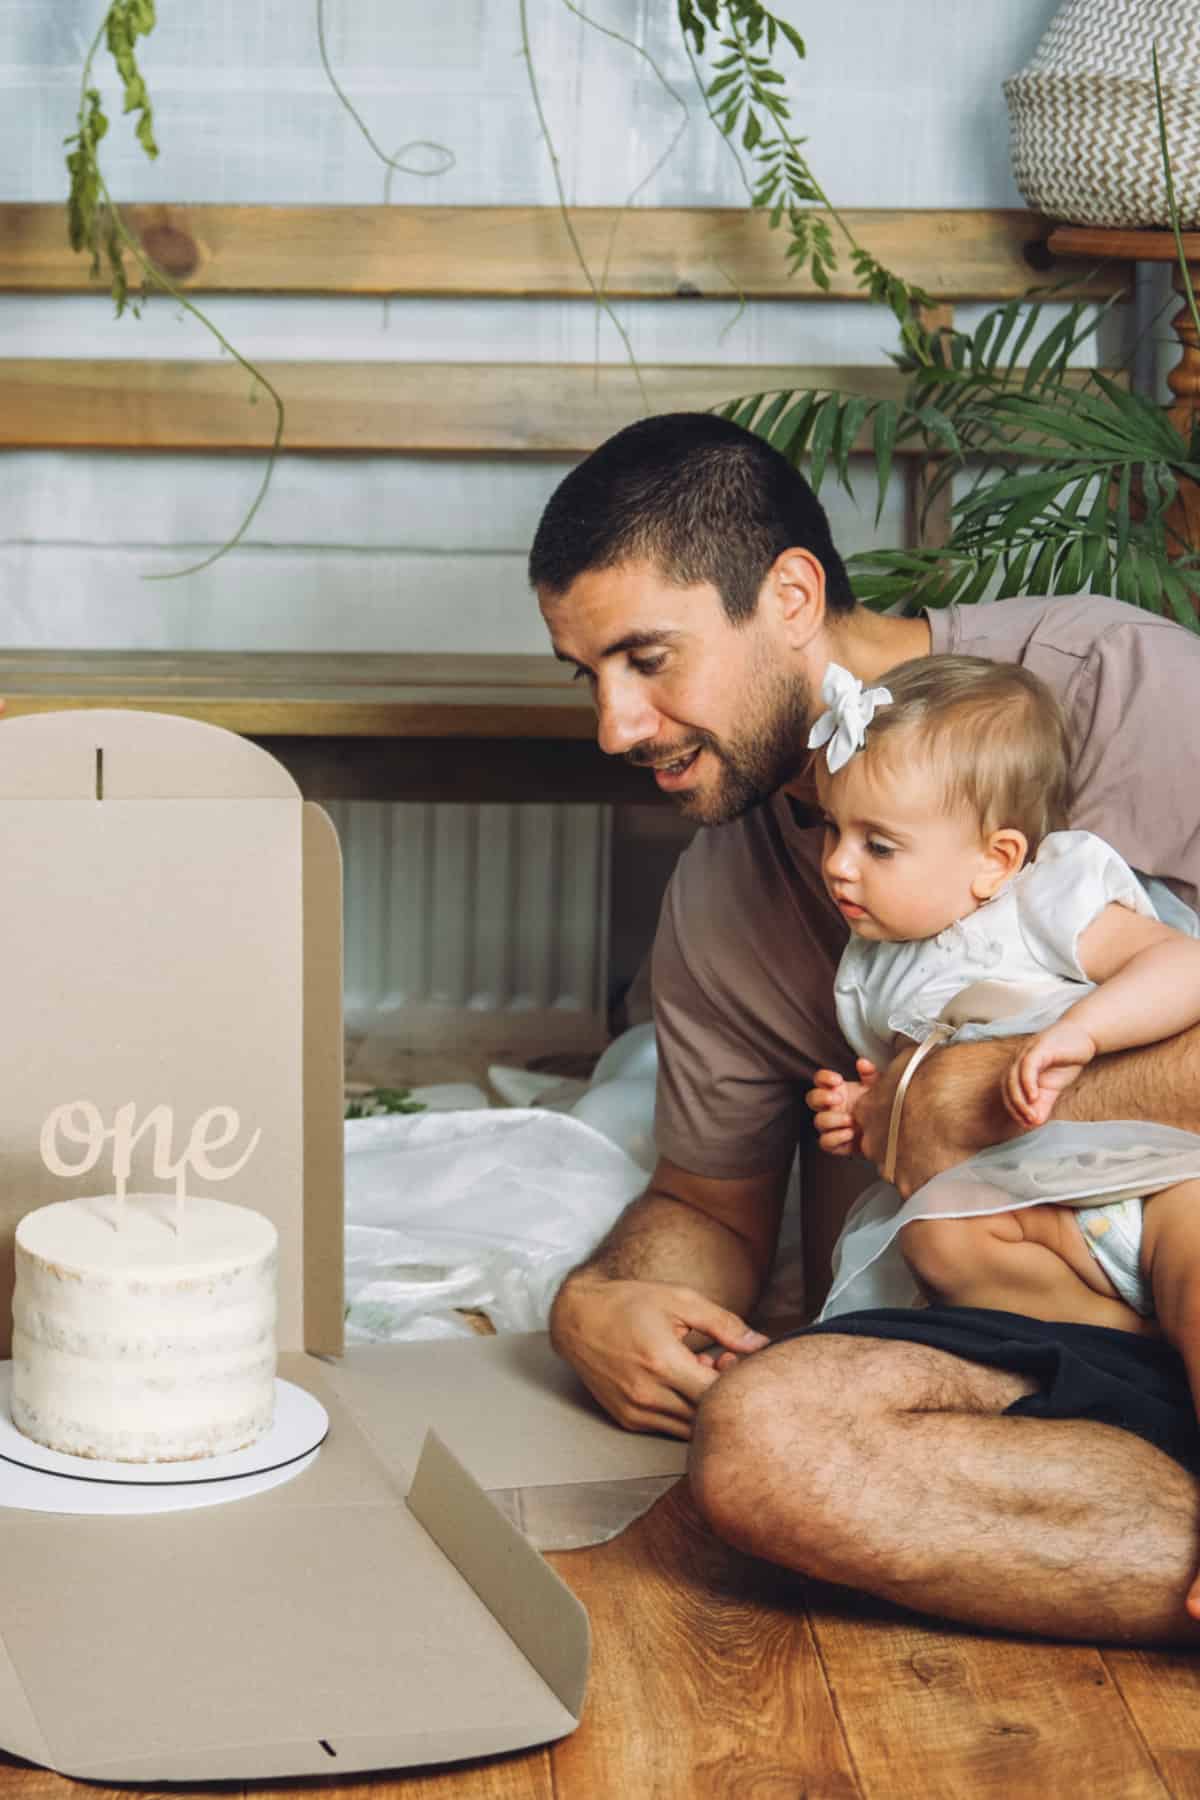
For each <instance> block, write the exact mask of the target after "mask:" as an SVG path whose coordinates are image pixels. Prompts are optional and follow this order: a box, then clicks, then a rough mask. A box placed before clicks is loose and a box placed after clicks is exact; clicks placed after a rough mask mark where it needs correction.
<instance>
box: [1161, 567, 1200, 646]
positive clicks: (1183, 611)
mask: <svg viewBox="0 0 1200 1800" xmlns="http://www.w3.org/2000/svg"><path fill="white" fill-rule="evenodd" d="M1162 585H1163V592H1164V594H1165V595H1166V597H1167V600H1168V602H1169V604H1170V607H1171V611H1172V612H1173V613H1174V615H1175V620H1176V623H1177V624H1179V625H1184V626H1186V627H1187V629H1188V630H1189V631H1196V630H1200V620H1198V619H1197V616H1196V608H1195V604H1194V602H1193V600H1191V599H1189V597H1188V590H1187V588H1186V587H1185V586H1184V584H1183V581H1182V580H1181V578H1180V577H1179V575H1178V574H1176V572H1175V570H1174V569H1173V568H1172V567H1171V565H1170V564H1169V563H1168V564H1167V565H1166V567H1165V568H1164V569H1163V571H1162Z"/></svg>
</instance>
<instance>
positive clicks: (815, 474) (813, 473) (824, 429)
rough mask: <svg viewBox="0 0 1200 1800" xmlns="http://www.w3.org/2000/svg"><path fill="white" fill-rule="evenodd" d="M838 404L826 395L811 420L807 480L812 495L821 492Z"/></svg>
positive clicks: (834, 399)
mask: <svg viewBox="0 0 1200 1800" xmlns="http://www.w3.org/2000/svg"><path fill="white" fill-rule="evenodd" d="M839 410H840V408H839V404H838V400H837V398H836V396H835V395H833V394H827V395H826V396H825V398H824V399H823V400H822V401H821V402H820V405H819V406H818V408H817V416H816V418H815V419H814V420H813V427H812V437H811V440H810V447H809V457H810V462H809V472H808V480H809V485H810V487H811V488H812V491H813V493H814V494H819V493H820V491H821V482H822V480H823V479H824V476H825V462H826V458H827V457H828V455H829V449H830V445H831V444H832V443H833V439H834V433H835V432H836V431H837V426H838V414H839Z"/></svg>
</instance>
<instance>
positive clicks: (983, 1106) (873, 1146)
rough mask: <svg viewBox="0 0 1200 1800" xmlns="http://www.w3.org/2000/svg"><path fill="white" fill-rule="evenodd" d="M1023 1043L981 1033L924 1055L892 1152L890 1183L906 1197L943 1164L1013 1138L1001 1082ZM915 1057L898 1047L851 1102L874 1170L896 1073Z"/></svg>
mask: <svg viewBox="0 0 1200 1800" xmlns="http://www.w3.org/2000/svg"><path fill="white" fill-rule="evenodd" d="M1028 1043H1029V1040H1028V1039H1021V1038H1005V1039H999V1038H987V1039H983V1040H981V1041H980V1042H979V1043H975V1044H954V1045H951V1046H950V1048H948V1049H945V1050H935V1051H934V1052H933V1054H932V1055H931V1056H927V1057H926V1058H925V1059H924V1061H923V1062H922V1064H921V1066H920V1068H919V1069H918V1070H917V1072H916V1074H915V1075H914V1076H913V1078H912V1082H911V1084H910V1086H909V1089H908V1093H907V1094H906V1095H905V1098H904V1110H903V1113H902V1115H901V1121H900V1142H899V1147H898V1150H897V1155H896V1186H897V1187H898V1188H899V1190H900V1193H901V1194H902V1195H903V1197H904V1198H905V1199H906V1200H907V1199H908V1197H909V1195H910V1194H915V1193H916V1191H917V1189H918V1188H920V1187H924V1185H925V1183H926V1182H927V1181H932V1180H933V1177H934V1176H935V1175H940V1174H942V1172H943V1171H944V1170H946V1169H953V1168H957V1166H958V1164H959V1163H962V1162H966V1161H967V1159H968V1157H971V1156H974V1155H976V1153H977V1152H978V1151H980V1150H986V1148H987V1146H988V1145H989V1144H999V1143H1003V1142H1004V1141H1005V1140H1006V1139H1007V1138H1012V1137H1017V1136H1019V1134H1020V1132H1021V1131H1022V1129H1023V1127H1022V1126H1021V1125H1019V1124H1018V1123H1017V1121H1016V1120H1015V1119H1013V1118H1012V1117H1011V1116H1010V1114H1009V1112H1008V1110H1007V1108H1006V1107H1005V1104H1004V1099H1003V1084H1004V1077H1005V1075H1006V1073H1007V1071H1008V1067H1009V1065H1010V1063H1011V1062H1012V1059H1013V1053H1014V1050H1015V1052H1016V1054H1017V1055H1018V1056H1019V1055H1021V1054H1022V1052H1023V1051H1024V1049H1026V1048H1027V1047H1028ZM915 1054H916V1047H915V1046H914V1047H913V1049H911V1050H904V1051H902V1052H901V1054H900V1055H899V1056H897V1057H894V1058H893V1060H892V1061H891V1062H890V1063H889V1064H888V1066H887V1068H886V1069H885V1070H884V1071H883V1073H882V1074H881V1075H880V1077H879V1079H878V1081H876V1082H874V1083H873V1084H872V1085H871V1087H870V1088H868V1089H867V1091H866V1092H865V1093H864V1094H863V1096H862V1099H861V1101H860V1103H859V1107H858V1114H857V1117H858V1124H859V1128H860V1130H861V1132H862V1153H863V1155H864V1156H865V1157H868V1158H869V1160H870V1161H871V1162H873V1163H874V1164H875V1166H876V1168H878V1167H879V1166H880V1164H881V1163H882V1162H883V1158H884V1153H885V1151H886V1149H887V1137H888V1124H889V1122H890V1120H891V1116H892V1102H893V1100H894V1098H895V1094H896V1088H897V1087H898V1085H899V1082H900V1077H901V1075H903V1073H904V1070H905V1069H906V1068H907V1066H908V1062H909V1059H910V1058H911V1057H912V1056H914V1055H915Z"/></svg>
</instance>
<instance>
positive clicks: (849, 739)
mask: <svg viewBox="0 0 1200 1800" xmlns="http://www.w3.org/2000/svg"><path fill="white" fill-rule="evenodd" d="M821 698H822V700H823V701H824V702H825V704H826V706H827V707H828V708H829V710H828V712H823V713H822V714H821V716H820V718H819V719H818V720H817V722H816V724H815V725H814V726H813V728H812V730H811V731H810V732H809V734H808V747H809V749H810V750H819V749H820V747H821V745H822V744H828V746H829V748H828V749H827V750H826V752H825V760H826V762H827V763H828V764H829V773H830V774H831V775H836V774H837V772H838V770H839V769H840V768H842V767H843V765H844V764H845V763H848V762H849V761H850V758H851V757H852V756H853V755H854V753H855V751H856V750H861V749H862V747H863V745H864V744H865V743H866V741H867V726H868V725H869V724H870V723H871V720H872V719H873V718H874V717H875V714H876V712H877V710H878V709H879V707H881V706H887V705H889V704H890V702H891V698H892V696H891V694H890V693H889V691H888V689H887V688H885V687H875V688H864V687H863V684H862V682H861V681H860V680H859V679H858V676H857V675H852V674H851V673H850V671H849V669H843V668H842V667H841V665H840V664H839V663H832V662H831V663H830V665H829V667H828V668H827V669H826V671H825V679H824V681H823V682H822V683H821Z"/></svg>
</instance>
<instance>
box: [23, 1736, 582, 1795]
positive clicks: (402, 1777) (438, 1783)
mask: <svg viewBox="0 0 1200 1800" xmlns="http://www.w3.org/2000/svg"><path fill="white" fill-rule="evenodd" d="M334 1779H335V1780H336V1777H335V1778H334ZM323 1789H325V1790H328V1784H327V1783H324V1782H322V1783H320V1784H315V1783H312V1782H309V1783H306V1784H303V1785H300V1786H290V1785H288V1784H287V1783H286V1782H283V1781H280V1782H272V1783H271V1784H270V1788H269V1789H267V1788H266V1786H265V1784H256V1785H255V1786H253V1787H249V1788H246V1787H242V1786H241V1785H240V1784H236V1783H224V1782H223V1783H222V1784H221V1785H220V1787H219V1788H218V1787H214V1786H213V1785H212V1784H210V1785H209V1786H208V1787H198V1788H196V1787H174V1786H172V1787H169V1788H168V1789H167V1790H166V1792H167V1793H169V1795H170V1797H171V1800H213V1796H214V1794H217V1793H220V1794H221V1795H222V1797H223V1800H242V1797H247V1796H249V1795H252V1794H256V1793H262V1792H264V1791H269V1792H270V1793H271V1794H272V1795H273V1796H274V1797H275V1800H312V1796H313V1794H314V1792H320V1791H322V1790H323ZM131 1791H133V1792H137V1791H138V1790H136V1789H134V1790H131V1789H129V1788H106V1787H100V1786H92V1785H91V1784H90V1783H89V1784H88V1785H87V1786H86V1787H85V1788H82V1789H81V1787H80V1784H79V1783H78V1782H77V1781H72V1780H69V1779H68V1778H67V1777H66V1776H65V1775H56V1774H54V1772H53V1770H51V1769H41V1768H38V1767H36V1766H35V1765H32V1764H29V1763H20V1762H17V1761H16V1760H15V1758H12V1757H6V1756H3V1755H0V1796H3V1800H79V1796H80V1793H81V1792H83V1793H86V1794H87V1795H88V1800H129V1796H130V1793H131ZM141 1791H142V1792H143V1793H145V1792H147V1791H149V1792H151V1793H153V1792H155V1790H154V1789H150V1790H146V1789H142V1790H141ZM333 1791H335V1792H336V1793H337V1796H338V1800H451V1797H453V1800H556V1797H555V1793H554V1788H553V1785H552V1779H551V1774H550V1752H549V1750H548V1749H546V1748H545V1747H544V1746H543V1747H540V1748H538V1749H536V1750H529V1751H526V1752H524V1753H523V1754H521V1755H517V1756H499V1757H486V1758H476V1759H473V1760H471V1761H469V1762H461V1763H445V1764H439V1765H437V1766H427V1767H426V1768H423V1769H414V1770H413V1771H412V1773H411V1774H406V1773H405V1772H404V1771H402V1770H401V1771H391V1772H389V1773H387V1774H385V1775H381V1776H378V1777H374V1778H369V1779H367V1780H365V1781H355V1780H352V1779H350V1780H348V1779H346V1778H345V1777H343V1778H342V1779H341V1780H337V1781H336V1788H335V1789H334V1790H333Z"/></svg>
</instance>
